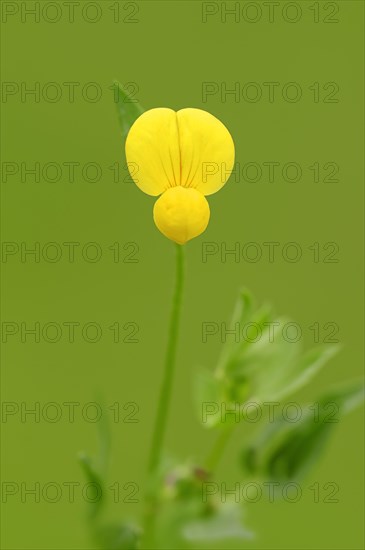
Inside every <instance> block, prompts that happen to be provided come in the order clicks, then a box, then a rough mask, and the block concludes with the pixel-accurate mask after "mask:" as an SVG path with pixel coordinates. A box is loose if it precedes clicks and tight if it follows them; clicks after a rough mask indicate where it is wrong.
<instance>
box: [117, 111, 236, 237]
mask: <svg viewBox="0 0 365 550" xmlns="http://www.w3.org/2000/svg"><path fill="white" fill-rule="evenodd" d="M125 149H126V158H127V164H128V166H129V167H130V166H133V170H131V176H132V178H133V180H134V182H135V183H136V185H137V186H138V187H139V188H140V189H141V190H142V191H144V192H145V193H147V194H148V195H153V196H158V195H160V197H159V198H158V199H157V201H156V203H155V206H154V209H153V218H154V221H155V224H156V225H157V227H158V229H159V230H160V231H161V233H163V235H165V236H166V237H168V238H169V239H171V240H172V241H175V242H176V243H178V244H184V243H186V242H187V241H189V240H190V239H193V238H194V237H197V236H198V235H200V234H201V233H203V231H205V229H206V227H207V225H208V222H209V217H210V210H209V204H208V201H207V199H206V198H205V195H211V194H213V193H216V192H217V191H219V189H221V187H223V185H224V184H225V183H226V181H227V180H228V178H229V176H230V174H231V172H232V168H233V164H234V143H233V139H232V137H231V134H230V133H229V131H228V130H227V128H226V127H225V126H224V124H222V122H220V121H219V120H218V119H217V118H216V117H214V116H213V115H211V114H210V113H208V112H206V111H203V110H201V109H182V110H180V111H177V112H176V111H173V110H172V109H166V108H157V109H151V110H149V111H146V112H145V113H143V114H142V115H141V116H140V117H139V118H138V119H137V120H136V121H135V123H134V124H133V126H132V127H131V129H130V130H129V133H128V136H127V140H126V146H125Z"/></svg>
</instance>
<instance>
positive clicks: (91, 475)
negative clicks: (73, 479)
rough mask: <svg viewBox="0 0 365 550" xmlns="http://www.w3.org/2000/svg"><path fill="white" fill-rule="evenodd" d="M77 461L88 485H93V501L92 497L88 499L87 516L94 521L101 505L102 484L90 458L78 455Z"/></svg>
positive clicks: (84, 454) (82, 454)
mask: <svg viewBox="0 0 365 550" xmlns="http://www.w3.org/2000/svg"><path fill="white" fill-rule="evenodd" d="M78 459H79V462H80V465H81V467H82V469H83V471H84V474H85V476H86V479H87V480H88V482H89V483H92V484H93V487H95V490H96V494H95V500H94V497H89V498H90V499H91V500H92V502H90V503H89V510H90V512H89V515H90V518H91V519H94V518H95V517H96V515H97V514H98V513H99V511H100V508H101V505H102V503H103V482H102V479H101V477H100V476H99V474H98V472H97V471H96V468H95V467H94V465H93V464H92V461H91V458H90V457H89V456H88V455H87V454H86V453H79V456H78Z"/></svg>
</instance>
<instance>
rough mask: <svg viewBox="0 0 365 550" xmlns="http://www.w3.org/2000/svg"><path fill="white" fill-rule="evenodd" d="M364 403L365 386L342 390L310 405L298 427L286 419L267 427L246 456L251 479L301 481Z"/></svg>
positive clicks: (244, 455)
mask: <svg viewBox="0 0 365 550" xmlns="http://www.w3.org/2000/svg"><path fill="white" fill-rule="evenodd" d="M363 399H364V387H363V382H361V383H359V382H357V383H353V384H351V385H348V386H345V387H342V388H339V389H337V390H334V391H332V392H331V393H329V394H327V395H325V396H323V397H321V398H320V399H319V400H318V401H317V402H315V404H312V405H307V406H306V408H305V411H304V413H303V415H302V417H301V418H300V420H299V421H298V422H296V423H290V422H288V421H287V420H284V419H283V418H280V420H278V421H276V422H273V423H271V424H269V425H267V426H266V428H265V429H264V430H263V431H262V432H261V434H259V436H258V437H257V438H256V440H255V441H254V442H253V443H251V444H250V445H249V446H248V447H247V448H246V449H245V450H244V452H243V456H242V463H243V466H244V468H245V469H246V470H248V471H249V472H250V474H251V475H260V476H263V477H265V478H268V479H270V480H275V481H286V480H295V479H301V478H303V477H304V476H305V474H306V473H307V472H308V470H309V469H310V468H311V466H312V465H313V464H314V463H315V462H316V461H317V460H318V458H319V457H320V455H321V454H322V452H323V450H324V448H325V444H326V442H327V440H328V437H329V435H330V434H331V433H332V431H333V429H334V427H335V426H336V424H337V423H338V421H339V418H338V417H334V415H333V412H335V413H337V412H338V414H339V417H343V416H344V415H345V414H347V413H349V412H350V411H351V410H353V409H354V408H355V407H356V406H358V405H359V404H360V403H361V402H362V401H363Z"/></svg>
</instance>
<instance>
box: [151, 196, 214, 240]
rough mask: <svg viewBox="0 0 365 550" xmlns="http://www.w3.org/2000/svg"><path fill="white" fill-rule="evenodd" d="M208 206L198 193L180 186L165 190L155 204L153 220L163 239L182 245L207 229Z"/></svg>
mask: <svg viewBox="0 0 365 550" xmlns="http://www.w3.org/2000/svg"><path fill="white" fill-rule="evenodd" d="M209 217H210V210H209V204H208V201H207V199H206V198H205V197H204V195H203V194H202V193H200V191H197V190H196V189H192V188H189V189H188V188H185V187H181V186H177V187H172V188H170V189H167V190H166V191H165V192H164V193H163V194H162V195H161V197H160V198H159V199H157V201H156V202H155V206H154V209H153V219H154V221H155V224H156V225H157V227H158V229H159V230H160V231H161V233H162V234H163V235H165V237H167V238H168V239H171V240H172V241H175V242H176V243H178V244H184V243H186V242H187V241H190V240H191V239H193V238H194V237H197V236H198V235H200V234H201V233H203V231H205V229H206V228H207V225H208V222H209Z"/></svg>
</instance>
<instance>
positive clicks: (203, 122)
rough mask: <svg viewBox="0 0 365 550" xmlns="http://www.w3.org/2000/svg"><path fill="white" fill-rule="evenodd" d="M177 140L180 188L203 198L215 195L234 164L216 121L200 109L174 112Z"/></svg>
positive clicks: (224, 134)
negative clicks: (178, 145) (197, 192)
mask: <svg viewBox="0 0 365 550" xmlns="http://www.w3.org/2000/svg"><path fill="white" fill-rule="evenodd" d="M177 124H178V129H179V140H180V163H181V185H183V186H184V187H194V188H195V189H198V190H199V191H201V193H203V194H204V195H211V194H212V193H215V192H216V191H218V190H219V189H220V188H221V187H223V185H224V184H225V183H226V181H227V179H228V178H229V176H230V174H231V171H232V168H233V164H234V143H233V139H232V137H231V134H230V133H229V131H228V130H227V128H226V127H225V126H224V124H222V122H221V121H220V120H218V119H217V118H216V117H214V116H213V115H211V114H210V113H208V112H207V111H203V110H201V109H181V110H180V111H178V112H177Z"/></svg>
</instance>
